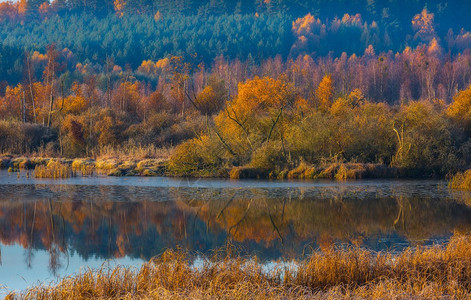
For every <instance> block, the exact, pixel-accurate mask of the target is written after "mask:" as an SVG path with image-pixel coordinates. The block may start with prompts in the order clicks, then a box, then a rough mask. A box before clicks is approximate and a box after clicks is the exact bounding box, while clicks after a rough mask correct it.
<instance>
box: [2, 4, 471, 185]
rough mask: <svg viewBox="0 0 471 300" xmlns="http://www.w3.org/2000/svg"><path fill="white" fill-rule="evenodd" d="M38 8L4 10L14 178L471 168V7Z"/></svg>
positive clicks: (329, 174)
mask: <svg viewBox="0 0 471 300" xmlns="http://www.w3.org/2000/svg"><path fill="white" fill-rule="evenodd" d="M39 2H40V1H29V0H24V1H19V2H17V3H10V2H6V3H2V4H1V5H0V34H1V35H0V36H1V38H2V40H1V41H0V43H1V47H0V52H1V58H0V59H1V60H2V64H1V68H3V69H2V70H1V71H2V72H0V153H3V154H4V158H5V159H3V163H2V167H4V168H11V170H12V171H14V170H17V169H22V168H25V169H27V168H29V167H30V165H28V164H26V165H22V166H19V165H18V166H16V165H15V160H17V159H18V158H19V157H28V159H27V160H28V161H29V162H32V164H33V167H32V168H31V169H34V168H35V167H36V163H34V161H38V162H40V161H41V160H37V159H36V158H35V157H39V158H51V157H52V158H59V159H60V160H61V161H64V162H67V164H68V163H70V162H69V161H68V159H76V158H80V162H84V161H87V163H84V165H83V166H80V167H78V166H76V168H75V170H78V169H80V170H81V171H83V172H82V173H83V174H89V173H92V172H95V173H98V172H101V173H102V174H111V175H168V176H193V177H231V178H312V179H315V178H337V179H348V178H369V177H375V178H391V177H393V178H398V177H400V178H404V177H413V178H416V177H437V178H444V177H445V176H447V175H453V174H455V173H457V172H463V171H465V170H466V169H469V168H470V167H471V155H470V153H471V87H470V85H471V71H470V70H471V67H470V66H471V52H470V51H469V45H470V42H471V34H470V32H469V31H467V30H466V29H467V26H470V24H468V23H469V21H468V19H467V18H466V17H463V18H461V17H460V16H462V12H463V11H466V10H465V9H463V7H462V6H461V5H465V6H466V5H468V4H467V3H465V2H460V3H461V4H459V5H458V4H457V3H455V2H453V3H451V2H450V3H447V5H445V6H442V5H426V4H425V2H424V3H422V2H423V1H413V2H411V1H409V2H407V3H402V2H401V3H400V2H391V1H367V3H366V2H365V3H363V2H364V1H354V2H348V1H340V0H339V1H328V0H322V1H295V2H291V1H289V2H286V1H281V0H280V1H263V2H262V1H255V2H253V1H239V2H238V3H239V4H237V5H235V2H234V3H233V1H219V2H221V3H219V2H217V3H218V4H217V5H216V4H215V3H213V2H208V3H206V2H205V1H203V2H198V1H190V0H188V1H181V2H179V4H178V5H176V6H175V7H170V6H168V5H167V4H165V3H164V2H165V1H163V2H162V1H141V0H139V1H137V0H136V1H121V0H120V1H114V2H111V1H103V2H100V3H98V2H96V1H90V2H89V1H86V2H83V3H82V2H80V1H72V0H69V1H62V0H56V1H52V2H51V3H49V2H44V3H42V4H40V3H39ZM399 3H400V4H399ZM463 3H464V4H463ZM234 5H235V6H234ZM91 11H93V12H94V14H90V12H91ZM131 12H135V13H131ZM460 18H461V19H460ZM202 19H204V20H205V21H204V22H202V21H201V20H202ZM450 20H453V22H451V21H450ZM438 22H439V24H440V26H438V25H437V23H438ZM58 24H59V25H58ZM458 25H459V26H458ZM72 33H73V34H72ZM346 40H349V41H353V42H349V43H344V42H343V41H346ZM107 156H108V158H109V160H112V159H113V160H112V161H108V160H106V161H107V162H106V163H101V162H102V161H104V160H105V159H103V158H104V157H107ZM149 159H150V160H152V161H149ZM143 161H144V162H143ZM80 162H79V161H78V162H76V163H75V164H76V165H77V164H80ZM72 163H73V162H72ZM38 164H39V165H46V166H47V164H48V162H45V161H42V162H41V163H38ZM139 164H141V166H138V165H139ZM147 164H150V165H151V166H149V167H147ZM104 165H106V166H104ZM142 165H145V166H144V167H143V166H142ZM120 166H121V167H120ZM39 168H41V169H43V170H42V172H37V173H38V174H39V173H41V174H42V175H40V176H39V177H43V176H45V177H47V176H48V174H49V175H51V174H52V175H53V174H55V173H54V172H46V170H45V169H44V168H46V167H42V166H40V167H39ZM72 169H74V168H73V167H72ZM100 170H101V171H100ZM66 173H67V174H68V173H70V174H71V176H73V174H74V173H73V170H72V171H71V172H66ZM66 173H61V174H66ZM61 176H62V175H61Z"/></svg>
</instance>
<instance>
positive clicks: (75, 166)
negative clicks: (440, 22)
mask: <svg viewBox="0 0 471 300" xmlns="http://www.w3.org/2000/svg"><path fill="white" fill-rule="evenodd" d="M0 168H2V169H8V170H9V171H10V172H21V171H26V172H28V174H29V173H31V174H32V176H34V177H36V178H69V177H75V176H92V175H107V176H185V177H220V178H231V179H335V180H346V179H365V178H404V177H407V172H406V171H405V170H402V169H400V168H394V167H388V166H386V165H382V164H360V163H340V162H333V163H323V164H318V165H309V164H305V163H301V164H299V165H298V166H296V167H293V168H292V169H284V170H281V171H274V170H270V169H266V168H256V167H232V168H219V169H209V170H196V171H195V172H191V173H185V174H182V173H181V172H179V170H175V169H174V168H172V162H171V161H169V159H168V158H163V157H160V158H136V157H134V158H133V157H132V156H123V157H121V158H120V157H119V155H107V156H101V157H100V158H96V159H92V158H76V159H66V158H43V157H30V158H29V157H12V156H8V155H4V156H2V157H0Z"/></svg>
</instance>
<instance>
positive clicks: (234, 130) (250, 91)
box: [216, 77, 298, 155]
mask: <svg viewBox="0 0 471 300" xmlns="http://www.w3.org/2000/svg"><path fill="white" fill-rule="evenodd" d="M297 98H298V96H297V94H296V92H295V90H294V87H293V86H292V85H291V84H289V83H288V82H287V81H286V78H284V77H280V78H278V79H273V78H269V77H263V78H259V77H255V78H254V79H252V80H247V81H246V82H245V83H240V84H239V94H238V96H237V97H236V98H235V99H233V100H232V101H230V102H228V103H227V105H226V108H225V110H224V111H222V112H221V113H220V114H219V115H218V116H217V117H216V125H217V130H219V131H220V132H221V133H222V135H223V136H224V138H226V139H227V142H228V143H229V144H231V145H232V146H231V149H232V151H233V152H234V153H240V154H243V155H247V154H248V155H250V154H251V153H252V151H254V150H255V149H256V148H258V147H260V145H261V144H263V143H264V142H269V141H270V140H271V139H272V138H275V137H276V138H277V139H282V138H283V126H282V125H281V123H283V122H284V120H285V118H284V117H285V116H286V115H289V113H291V112H292V108H293V107H294V103H295V102H296V99H297Z"/></svg>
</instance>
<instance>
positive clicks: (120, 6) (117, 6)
mask: <svg viewBox="0 0 471 300" xmlns="http://www.w3.org/2000/svg"><path fill="white" fill-rule="evenodd" d="M113 4H114V10H115V12H116V14H117V15H118V16H119V17H122V16H123V15H124V8H125V7H126V1H124V0H114V2H113Z"/></svg>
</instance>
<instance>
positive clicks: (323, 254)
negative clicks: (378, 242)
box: [8, 235, 471, 299]
mask: <svg viewBox="0 0 471 300" xmlns="http://www.w3.org/2000/svg"><path fill="white" fill-rule="evenodd" d="M8 297H9V299H84V298H87V299H90V298H94V299H116V298H120V299H134V298H173V299H187V298H192V299H254V298H256V299H303V298H305V299H312V298H318V299H324V298H330V299H339V298H346V299H365V298H374V299H410V298H416V299H443V298H446V299H448V298H451V299H465V298H469V297H471V237H470V236H462V235H455V236H454V237H452V239H451V241H450V242H449V244H448V245H446V246H434V247H429V248H413V249H412V248H410V249H407V250H405V251H404V252H402V253H400V254H397V255H393V254H390V253H376V252H372V251H367V250H363V249H359V248H350V249H334V248H331V247H328V246H326V247H324V248H323V250H322V251H319V252H316V253H314V254H313V255H312V256H311V257H310V258H309V259H307V260H305V261H297V262H294V263H293V266H291V267H289V268H287V267H284V266H282V265H281V264H278V265H277V267H275V268H274V269H272V270H271V271H268V272H265V271H263V269H262V267H261V265H260V264H259V263H258V262H257V259H256V258H241V257H231V256H225V257H221V256H215V257H213V258H212V259H210V260H208V261H206V262H205V263H204V264H203V266H202V267H201V268H199V269H195V268H193V267H192V266H191V265H190V264H189V263H188V256H187V255H185V254H184V253H179V252H173V251H167V252H165V253H164V254H163V255H162V256H160V257H158V258H156V259H154V260H152V261H151V262H149V263H146V264H144V265H143V266H142V267H141V268H139V269H127V268H119V267H118V268H116V269H113V270H108V269H101V270H98V271H92V270H89V271H86V272H84V273H81V274H78V275H75V276H72V277H69V278H66V279H64V280H62V281H61V282H60V283H59V284H57V285H55V286H37V287H33V288H31V289H29V290H27V291H25V292H23V293H21V294H10V295H9V296H8Z"/></svg>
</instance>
